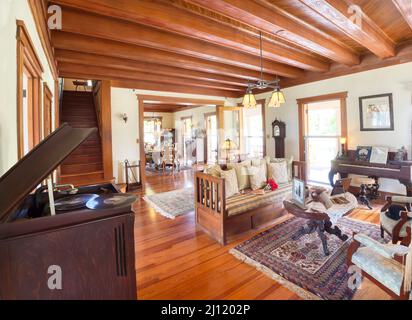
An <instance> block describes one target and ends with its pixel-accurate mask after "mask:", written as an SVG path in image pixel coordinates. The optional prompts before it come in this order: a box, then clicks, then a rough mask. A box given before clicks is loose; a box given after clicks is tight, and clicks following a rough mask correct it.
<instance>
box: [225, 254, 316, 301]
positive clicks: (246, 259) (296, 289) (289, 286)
mask: <svg viewBox="0 0 412 320" xmlns="http://www.w3.org/2000/svg"><path fill="white" fill-rule="evenodd" d="M229 253H230V254H232V255H233V256H234V257H235V258H236V259H238V260H240V261H242V262H245V263H246V264H248V265H250V266H252V267H255V268H256V270H258V271H260V272H262V273H263V274H265V275H266V276H268V277H269V278H271V279H273V280H275V281H277V282H279V283H280V284H281V285H282V286H284V287H286V288H287V289H289V290H290V291H292V292H294V293H296V294H297V295H298V296H299V297H301V298H302V299H305V300H323V299H322V298H320V297H318V296H317V295H315V294H313V293H311V292H309V291H307V290H305V289H303V288H301V287H299V286H298V285H296V284H294V283H293V282H290V281H288V280H286V279H285V278H283V277H282V276H281V275H279V274H277V273H276V272H274V271H272V270H270V269H269V268H267V267H265V266H264V265H262V264H260V263H259V262H256V261H255V260H253V259H251V258H249V257H248V256H246V255H244V254H243V253H241V252H240V251H238V250H236V249H235V248H232V249H230V250H229Z"/></svg>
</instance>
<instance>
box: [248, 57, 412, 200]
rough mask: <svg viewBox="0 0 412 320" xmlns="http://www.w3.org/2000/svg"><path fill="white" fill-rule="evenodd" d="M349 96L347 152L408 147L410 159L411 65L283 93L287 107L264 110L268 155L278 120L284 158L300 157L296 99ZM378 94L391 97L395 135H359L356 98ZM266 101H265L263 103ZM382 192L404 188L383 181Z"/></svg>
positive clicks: (341, 78) (393, 182)
mask: <svg viewBox="0 0 412 320" xmlns="http://www.w3.org/2000/svg"><path fill="white" fill-rule="evenodd" d="M342 91H347V92H348V98H347V116H348V138H349V139H348V143H349V149H355V148H356V146H358V145H371V146H388V147H390V149H391V151H394V150H396V149H398V148H400V147H402V146H405V147H407V149H408V151H409V157H410V158H411V155H412V154H411V123H412V63H406V64H401V65H397V66H391V67H386V68H381V69H377V70H371V71H366V72H361V73H357V74H352V75H347V76H342V77H338V78H333V79H329V80H323V81H318V82H314V83H309V84H304V85H299V86H295V87H291V88H286V89H284V93H285V97H286V103H285V104H283V105H282V106H281V108H277V109H273V108H267V107H266V134H269V135H270V138H268V139H267V140H266V142H267V144H266V145H267V152H268V154H269V155H271V156H274V154H275V149H274V147H275V146H274V139H273V138H272V137H271V129H272V125H271V123H272V121H273V120H274V119H275V118H278V119H280V120H282V121H285V122H286V143H285V144H286V154H287V155H288V156H290V155H293V156H294V157H295V158H296V159H297V158H298V157H299V139H298V136H299V131H298V128H299V123H298V106H297V102H296V99H298V98H305V97H311V96H317V95H323V94H328V93H336V92H342ZM381 93H392V94H393V108H394V121H395V131H381V132H367V131H360V124H359V100H358V99H359V97H361V96H368V95H375V94H381ZM269 95H270V94H269V93H268V94H262V95H257V97H256V99H262V98H267V99H269ZM267 102H268V100H266V103H267ZM381 183H382V187H381V190H383V191H388V192H395V193H398V192H399V193H404V192H405V188H404V187H403V186H402V185H400V184H399V183H398V182H397V181H388V180H382V181H381Z"/></svg>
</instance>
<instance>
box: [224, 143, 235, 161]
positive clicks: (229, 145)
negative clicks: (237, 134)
mask: <svg viewBox="0 0 412 320" xmlns="http://www.w3.org/2000/svg"><path fill="white" fill-rule="evenodd" d="M236 148H237V146H236V144H235V143H234V142H233V141H232V140H230V139H229V138H227V139H226V140H225V142H223V145H222V149H223V150H225V151H226V162H229V152H230V151H231V150H234V149H236Z"/></svg>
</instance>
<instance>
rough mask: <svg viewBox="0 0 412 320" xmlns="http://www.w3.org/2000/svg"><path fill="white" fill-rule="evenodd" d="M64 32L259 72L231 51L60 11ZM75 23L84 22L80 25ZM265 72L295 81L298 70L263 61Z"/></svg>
mask: <svg viewBox="0 0 412 320" xmlns="http://www.w3.org/2000/svg"><path fill="white" fill-rule="evenodd" d="M63 20H64V24H63V31H66V32H71V33H75V34H82V35H86V36H91V37H96V38H103V39H109V40H115V41H121V42H124V43H130V44H134V45H139V46H146V47H151V48H156V49H160V50H165V51H168V52H169V51H170V52H175V53H178V54H183V55H188V56H192V57H196V58H200V59H205V60H211V61H216V62H221V63H225V64H229V65H234V66H237V67H241V68H246V69H251V70H258V71H259V70H260V63H259V59H256V56H253V55H251V54H245V53H242V52H239V51H236V50H233V49H228V48H225V47H221V46H217V45H214V44H210V43H208V42H205V41H200V40H197V39H193V38H189V37H185V36H181V35H178V34H173V33H170V32H165V31H161V30H158V29H155V28H150V27H146V26H143V25H139V24H136V23H132V22H129V21H124V20H123V21H122V20H119V19H113V18H110V17H104V16H100V15H95V14H90V13H85V12H80V11H74V10H71V9H69V8H65V9H64V10H63ZM78 21H83V23H82V24H79V23H78ZM263 67H264V72H267V73H270V74H279V75H285V76H291V77H295V76H296V75H298V74H299V73H301V70H299V69H297V68H294V67H291V66H288V65H284V64H281V63H277V62H274V61H270V60H265V61H264V63H263Z"/></svg>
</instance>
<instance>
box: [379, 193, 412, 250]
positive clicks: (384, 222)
mask: <svg viewBox="0 0 412 320" xmlns="http://www.w3.org/2000/svg"><path fill="white" fill-rule="evenodd" d="M411 204H412V197H404V196H393V197H387V198H386V204H385V205H384V206H383V208H382V209H381V214H380V225H381V237H382V238H383V237H384V233H385V232H387V233H388V234H389V235H390V236H391V237H392V243H394V244H395V243H398V242H399V241H401V243H402V244H403V245H405V246H409V244H410V238H409V240H408V237H407V232H406V228H407V227H408V226H409V227H410V226H412V224H411V222H412V220H411V219H412V212H411ZM391 205H401V206H403V207H405V208H406V209H407V210H408V211H403V212H401V215H400V219H399V220H393V219H391V218H389V217H388V216H387V215H386V213H387V211H388V210H389V208H390V206H391Z"/></svg>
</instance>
